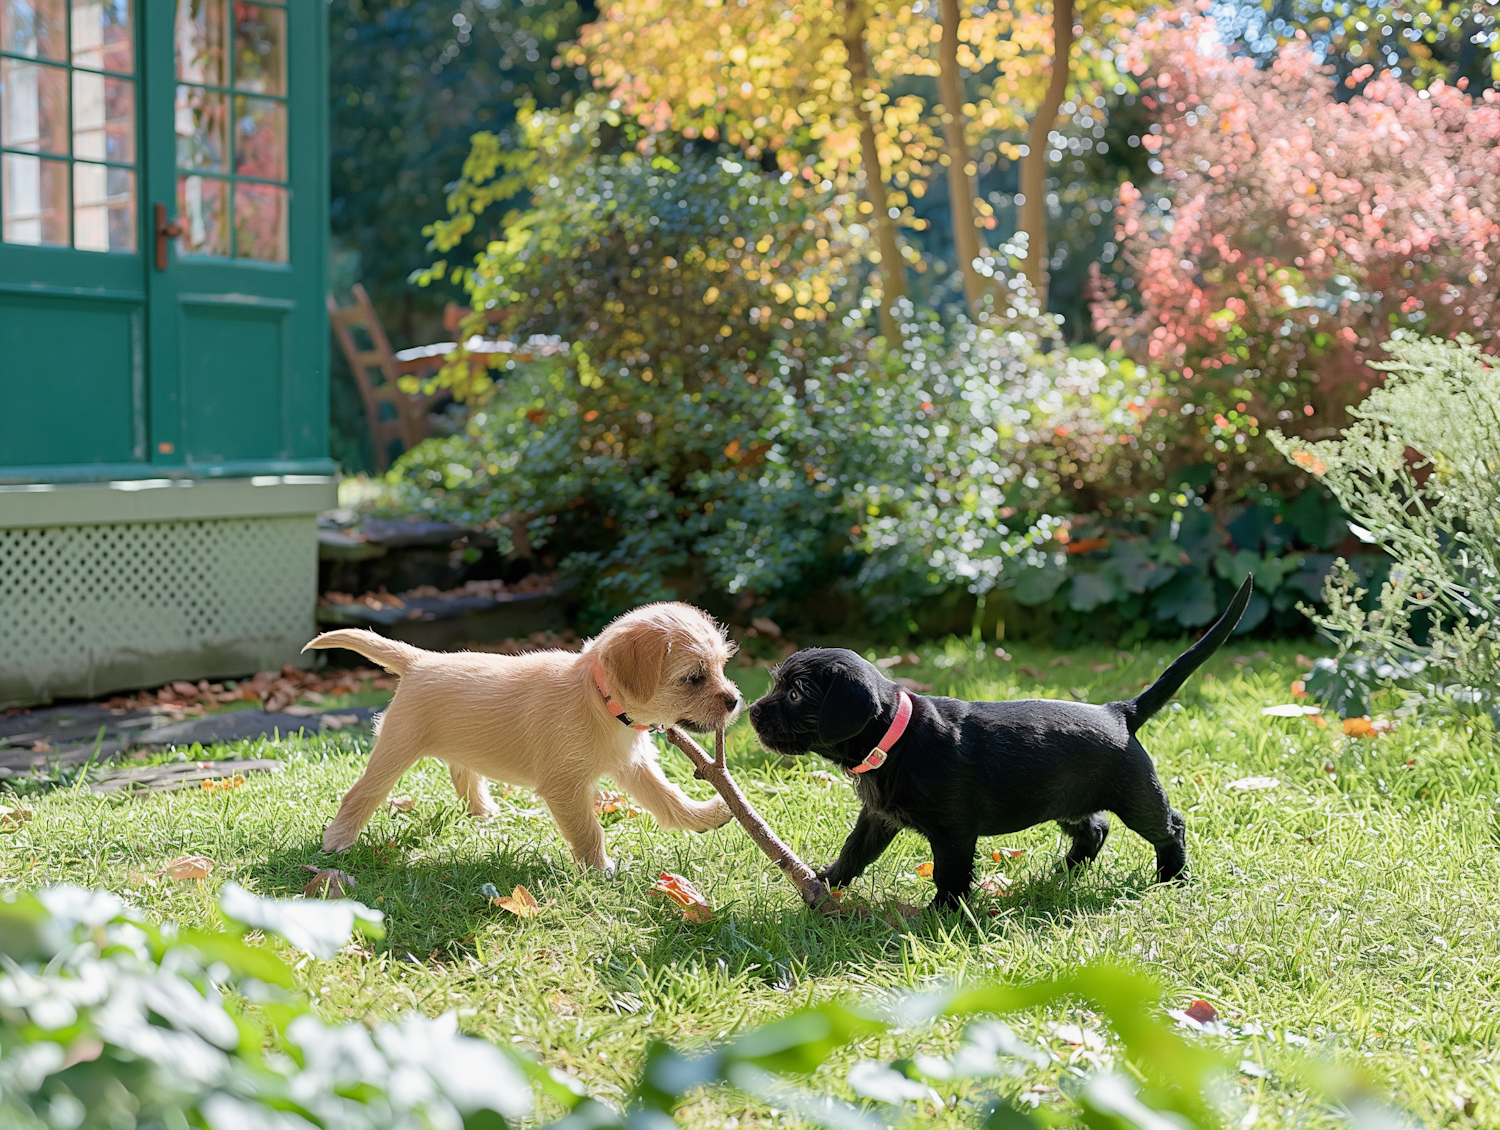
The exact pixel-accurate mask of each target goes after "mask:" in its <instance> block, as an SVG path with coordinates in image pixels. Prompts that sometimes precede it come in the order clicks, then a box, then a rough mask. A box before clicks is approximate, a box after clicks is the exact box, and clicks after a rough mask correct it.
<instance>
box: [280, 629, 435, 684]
mask: <svg viewBox="0 0 1500 1130" xmlns="http://www.w3.org/2000/svg"><path fill="white" fill-rule="evenodd" d="M329 647H346V648H348V649H349V650H350V651H357V652H359V654H360V655H363V656H364V657H365V658H366V659H371V660H374V661H375V662H376V663H379V664H380V665H381V666H382V667H384V668H385V669H386V670H387V671H389V672H391V673H392V674H393V675H404V674H406V672H407V669H408V668H409V667H410V666H411V665H412V664H413V663H415V662H416V661H417V659H418V658H419V657H420V656H421V655H422V649H421V648H417V647H412V646H411V645H410V644H405V643H401V642H400V641H399V640H388V639H386V638H385V637H384V636H381V635H376V634H375V633H374V632H370V631H366V630H365V629H364V628H340V629H339V630H338V631H336V632H324V633H323V634H322V635H321V636H319V637H318V638H317V639H315V640H313V641H312V642H311V643H309V644H308V645H307V647H304V648H303V649H302V650H303V651H307V650H308V648H317V649H320V650H321V649H323V648H329Z"/></svg>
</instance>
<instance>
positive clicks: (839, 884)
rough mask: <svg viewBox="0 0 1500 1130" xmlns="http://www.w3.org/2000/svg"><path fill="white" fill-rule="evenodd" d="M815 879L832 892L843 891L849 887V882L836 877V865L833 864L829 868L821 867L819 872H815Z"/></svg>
mask: <svg viewBox="0 0 1500 1130" xmlns="http://www.w3.org/2000/svg"><path fill="white" fill-rule="evenodd" d="M813 878H815V879H817V880H818V882H820V883H822V884H823V885H824V886H825V887H827V888H829V889H830V890H835V891H838V890H843V889H844V888H845V887H847V886H848V885H849V883H848V880H846V879H839V878H836V877H835V876H834V865H833V864H831V863H830V864H829V865H828V866H827V867H820V868H819V869H818V870H816V871H814V872H813Z"/></svg>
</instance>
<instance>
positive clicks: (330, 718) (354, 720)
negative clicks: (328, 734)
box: [321, 714, 359, 730]
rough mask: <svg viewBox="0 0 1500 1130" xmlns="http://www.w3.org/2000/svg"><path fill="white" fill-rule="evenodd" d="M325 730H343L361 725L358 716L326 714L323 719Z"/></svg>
mask: <svg viewBox="0 0 1500 1130" xmlns="http://www.w3.org/2000/svg"><path fill="white" fill-rule="evenodd" d="M321 723H322V726H323V729H325V730H342V729H344V728H346V727H348V726H358V725H359V715H358V714H325V715H323V717H322V719H321Z"/></svg>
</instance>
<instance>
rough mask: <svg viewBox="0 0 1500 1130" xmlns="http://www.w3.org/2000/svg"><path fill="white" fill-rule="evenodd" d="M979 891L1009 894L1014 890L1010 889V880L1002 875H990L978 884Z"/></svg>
mask: <svg viewBox="0 0 1500 1130" xmlns="http://www.w3.org/2000/svg"><path fill="white" fill-rule="evenodd" d="M979 889H980V890H981V891H988V892H989V893H990V894H992V895H1009V894H1013V893H1014V892H1013V891H1012V890H1011V889H1010V880H1009V879H1007V878H1006V877H1005V876H1004V875H991V876H990V877H989V878H988V879H985V880H983V881H982V882H980V884H979Z"/></svg>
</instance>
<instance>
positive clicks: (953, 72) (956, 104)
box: [938, 0, 985, 315]
mask: <svg viewBox="0 0 1500 1130" xmlns="http://www.w3.org/2000/svg"><path fill="white" fill-rule="evenodd" d="M942 16H943V38H942V40H941V41H940V42H939V43H938V96H939V97H940V98H942V100H943V111H944V113H943V140H944V141H945V142H946V143H947V148H948V213H949V215H950V216H951V217H952V221H953V249H954V252H955V253H956V254H957V255H958V265H959V269H960V270H961V271H963V275H964V299H965V300H966V301H967V302H968V306H969V313H970V315H974V314H977V313H978V312H979V300H980V298H981V297H983V295H984V290H985V286H984V279H983V278H982V277H981V276H980V274H979V272H978V271H976V270H975V269H974V260H975V259H978V258H979V256H980V253H981V252H982V250H983V248H984V241H983V240H982V239H981V238H980V235H979V226H978V225H977V224H976V223H975V222H974V182H973V178H972V177H971V176H970V175H969V171H968V170H969V143H968V141H967V139H966V138H965V137H964V88H963V76H962V74H960V72H959V69H958V21H959V18H960V17H959V12H958V0H942Z"/></svg>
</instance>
